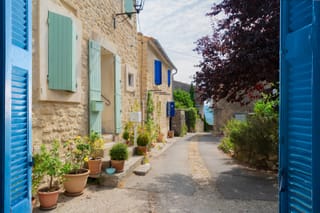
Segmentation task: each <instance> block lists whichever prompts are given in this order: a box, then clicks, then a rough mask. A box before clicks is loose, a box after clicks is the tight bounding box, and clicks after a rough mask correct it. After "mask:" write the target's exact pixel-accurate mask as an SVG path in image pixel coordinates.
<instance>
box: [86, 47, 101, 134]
mask: <svg viewBox="0 0 320 213" xmlns="http://www.w3.org/2000/svg"><path fill="white" fill-rule="evenodd" d="M100 61H101V54H100V45H99V44H98V43H97V42H95V41H89V78H90V82H89V103H90V104H89V117H90V128H89V130H90V131H95V132H98V133H101V129H102V128H101V126H102V125H101V122H102V120H101V116H102V115H101V114H102V112H101V111H102V109H103V103H102V101H101V63H100ZM97 106H102V107H97Z"/></svg>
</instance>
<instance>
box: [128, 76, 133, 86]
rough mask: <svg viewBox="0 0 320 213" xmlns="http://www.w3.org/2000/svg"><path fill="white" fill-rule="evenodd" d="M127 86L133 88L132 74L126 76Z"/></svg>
mask: <svg viewBox="0 0 320 213" xmlns="http://www.w3.org/2000/svg"><path fill="white" fill-rule="evenodd" d="M128 85H129V87H134V75H133V74H132V73H129V74H128Z"/></svg>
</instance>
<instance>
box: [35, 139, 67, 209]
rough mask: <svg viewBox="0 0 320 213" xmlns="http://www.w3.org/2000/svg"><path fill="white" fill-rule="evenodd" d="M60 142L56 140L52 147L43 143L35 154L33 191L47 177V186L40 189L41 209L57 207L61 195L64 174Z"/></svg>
mask: <svg viewBox="0 0 320 213" xmlns="http://www.w3.org/2000/svg"><path fill="white" fill-rule="evenodd" d="M59 147H60V143H59V142H58V141H57V140H55V141H54V142H53V144H52V146H51V149H49V150H48V149H47V148H46V146H45V145H44V144H43V145H42V146H41V148H40V152H39V153H36V154H35V155H34V167H33V175H32V176H33V178H34V179H33V182H32V187H33V188H32V189H33V191H34V190H36V188H38V187H39V185H40V183H41V181H43V178H44V177H47V179H46V181H47V184H48V185H47V186H46V187H43V188H40V189H39V190H38V199H39V202H40V209H44V210H49V209H54V208H56V207H57V202H58V197H59V190H60V187H59V183H60V181H61V178H62V176H63V174H64V173H63V169H62V168H63V162H62V160H61V158H60V156H59Z"/></svg>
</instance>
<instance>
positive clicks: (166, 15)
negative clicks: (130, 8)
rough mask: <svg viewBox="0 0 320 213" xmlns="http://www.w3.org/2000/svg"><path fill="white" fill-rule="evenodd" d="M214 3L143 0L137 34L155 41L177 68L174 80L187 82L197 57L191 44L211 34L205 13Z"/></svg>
mask: <svg viewBox="0 0 320 213" xmlns="http://www.w3.org/2000/svg"><path fill="white" fill-rule="evenodd" d="M214 2H215V0H211V1H210V0H145V5H144V8H143V10H142V11H141V12H140V14H139V20H138V31H141V32H142V33H143V34H144V35H146V36H151V37H154V38H155V39H157V40H158V41H159V42H160V44H161V46H162V47H163V48H164V50H165V51H166V53H167V55H168V56H169V58H170V59H171V61H172V62H173V64H174V65H175V66H176V68H177V69H178V73H177V75H175V76H174V79H175V80H177V81H181V82H185V83H191V81H192V80H193V76H194V74H195V72H196V71H197V70H198V68H196V67H195V65H197V64H199V61H200V60H201V56H200V55H198V54H197V53H196V52H194V51H193V49H194V48H195V47H196V44H195V42H196V41H197V40H198V39H199V38H201V37H203V36H205V35H211V34H212V29H211V23H210V18H209V17H206V16H205V14H206V13H207V12H209V11H210V8H211V6H212V4H213V3H214ZM139 23H140V25H139Z"/></svg>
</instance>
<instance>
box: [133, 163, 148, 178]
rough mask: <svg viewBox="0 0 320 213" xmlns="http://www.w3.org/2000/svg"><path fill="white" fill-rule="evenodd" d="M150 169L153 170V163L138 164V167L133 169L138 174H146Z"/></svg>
mask: <svg viewBox="0 0 320 213" xmlns="http://www.w3.org/2000/svg"><path fill="white" fill-rule="evenodd" d="M150 170H151V164H150V163H146V164H142V165H140V166H138V167H137V168H135V170H133V173H135V174H136V175H141V176H144V175H146V174H147V173H148V172H149V171H150Z"/></svg>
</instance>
